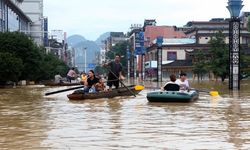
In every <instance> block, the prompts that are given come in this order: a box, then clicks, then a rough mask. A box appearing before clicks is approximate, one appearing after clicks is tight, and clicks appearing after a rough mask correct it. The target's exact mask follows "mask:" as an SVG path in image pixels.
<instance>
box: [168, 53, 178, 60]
mask: <svg viewBox="0 0 250 150" xmlns="http://www.w3.org/2000/svg"><path fill="white" fill-rule="evenodd" d="M176 59H177V53H176V52H168V53H167V60H176Z"/></svg>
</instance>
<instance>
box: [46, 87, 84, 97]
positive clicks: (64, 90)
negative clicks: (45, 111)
mask: <svg viewBox="0 0 250 150" xmlns="http://www.w3.org/2000/svg"><path fill="white" fill-rule="evenodd" d="M83 87H84V86H83V85H81V86H77V87H73V88H68V89H63V90H58V91H53V92H48V93H45V95H46V96H47V95H51V94H56V93H61V92H66V91H70V90H75V89H80V88H83Z"/></svg>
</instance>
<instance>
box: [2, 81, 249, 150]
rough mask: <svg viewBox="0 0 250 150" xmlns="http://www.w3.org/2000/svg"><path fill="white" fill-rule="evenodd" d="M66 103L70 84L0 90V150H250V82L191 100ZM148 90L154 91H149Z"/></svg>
mask: <svg viewBox="0 0 250 150" xmlns="http://www.w3.org/2000/svg"><path fill="white" fill-rule="evenodd" d="M155 84H156V83H145V86H146V87H147V88H146V89H145V90H143V91H142V92H141V93H140V94H139V95H138V96H137V97H136V98H134V97H116V98H113V99H98V100H85V101H69V100H68V99H67V97H66V95H67V94H69V93H71V92H72V91H68V92H64V93H59V94H54V95H50V96H44V93H46V92H48V91H56V90H59V89H64V88H69V87H54V88H52V87H44V86H27V87H23V88H9V89H0V149H3V150H5V149H6V150H7V149H11V150H12V149H13V150H14V149H25V150H27V149H39V150H40V149H41V150H43V149H44V150H47V149H53V150H54V149H58V150H62V149H65V150H78V149H126V150H127V149H216V150H218V149H221V150H225V149H227V150H229V149H230V150H231V149H232V150H234V149H236V150H247V149H250V94H249V93H250V88H249V87H250V81H246V80H245V81H244V84H243V82H242V87H241V91H240V92H230V91H229V90H228V85H227V84H222V83H220V82H217V83H215V82H213V83H199V84H198V83H191V85H192V86H193V87H195V88H198V89H199V88H203V89H204V88H205V89H209V88H207V87H210V88H211V87H214V88H215V89H216V90H218V91H219V94H220V96H217V97H211V96H210V95H209V94H208V93H200V97H199V99H198V100H197V101H195V102H192V103H184V104H177V103H170V104H169V103H149V102H148V101H147V99H146V94H147V92H149V91H152V90H154V89H153V88H152V87H155V86H157V85H155ZM149 87H151V88H149Z"/></svg>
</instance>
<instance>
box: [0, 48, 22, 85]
mask: <svg viewBox="0 0 250 150" xmlns="http://www.w3.org/2000/svg"><path fill="white" fill-rule="evenodd" d="M0 64H1V65H0V85H4V84H5V83H6V82H7V81H14V82H17V81H18V79H19V77H20V75H21V73H22V72H21V70H22V69H23V65H22V64H23V63H22V60H21V59H20V58H16V57H15V56H13V55H12V54H10V53H7V52H6V53H3V52H0Z"/></svg>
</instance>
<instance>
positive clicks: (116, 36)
mask: <svg viewBox="0 0 250 150" xmlns="http://www.w3.org/2000/svg"><path fill="white" fill-rule="evenodd" d="M126 40H127V38H126V36H125V34H124V33H123V32H110V36H109V37H108V38H107V39H106V40H105V41H104V43H105V49H106V51H109V50H110V49H111V48H112V46H115V44H117V43H120V42H124V41H126Z"/></svg>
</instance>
